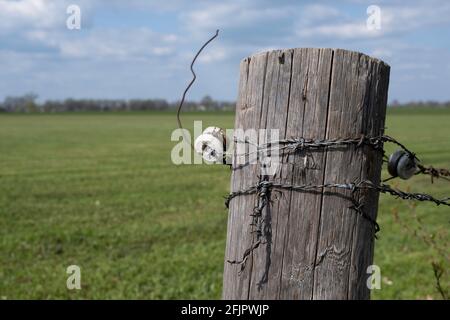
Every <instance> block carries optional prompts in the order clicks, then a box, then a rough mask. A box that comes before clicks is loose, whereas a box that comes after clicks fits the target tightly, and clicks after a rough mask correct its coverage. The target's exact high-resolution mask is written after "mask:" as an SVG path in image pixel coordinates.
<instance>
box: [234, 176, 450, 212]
mask: <svg viewBox="0 0 450 320" xmlns="http://www.w3.org/2000/svg"><path fill="white" fill-rule="evenodd" d="M261 186H265V187H266V188H267V187H269V188H272V189H278V190H291V191H305V192H307V191H311V190H317V189H323V188H337V189H346V190H350V191H352V192H354V191H355V190H358V189H371V190H376V191H378V192H381V193H385V194H389V195H391V196H394V197H397V198H400V199H403V200H416V201H429V202H433V203H435V204H436V205H445V206H450V198H444V199H436V198H434V197H433V196H430V195H428V194H425V193H413V192H406V191H402V190H399V189H394V188H392V187H391V186H389V185H387V184H380V185H376V184H374V183H373V182H371V181H369V180H363V181H359V182H353V183H326V184H320V185H311V184H305V185H289V184H281V183H273V182H269V181H261V182H259V183H258V184H257V185H255V186H252V187H250V188H248V189H245V190H240V191H235V192H231V193H230V194H229V195H228V196H227V197H225V206H226V207H227V208H229V204H230V201H231V200H232V199H233V198H235V197H237V196H240V195H249V194H255V193H257V192H258V190H259V189H260V188H261Z"/></svg>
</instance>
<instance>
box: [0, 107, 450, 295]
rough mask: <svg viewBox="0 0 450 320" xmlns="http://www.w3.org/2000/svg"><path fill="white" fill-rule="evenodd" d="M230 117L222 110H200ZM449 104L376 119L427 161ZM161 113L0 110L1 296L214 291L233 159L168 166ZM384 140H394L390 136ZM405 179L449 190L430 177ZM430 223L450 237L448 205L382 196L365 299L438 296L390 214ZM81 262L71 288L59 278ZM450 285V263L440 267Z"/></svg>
mask: <svg viewBox="0 0 450 320" xmlns="http://www.w3.org/2000/svg"><path fill="white" fill-rule="evenodd" d="M194 119H195V120H198V119H202V120H203V121H204V127H206V126H207V125H213V124H214V125H218V126H221V127H224V128H232V127H233V122H234V116H233V114H230V113H228V114H222V113H216V114H212V113H199V114H188V115H185V116H184V119H183V121H184V123H186V124H188V123H192V122H193V120H194ZM449 123H450V110H429V111H424V110H400V111H395V112H390V113H389V114H388V116H387V127H388V129H387V131H386V133H387V134H389V135H392V136H394V137H396V138H398V139H399V140H401V141H402V142H404V143H405V144H406V145H407V146H409V147H411V149H413V150H415V151H416V152H417V153H418V155H419V157H420V158H421V160H422V162H423V163H424V164H433V165H435V166H444V167H450V139H449V138H450V125H449ZM175 124H176V122H175V116H174V114H171V113H127V114H58V115H1V116H0V298H3V299H28V298H37V299H49V298H50V299H53V298H58V299H59V298H61V299H67V298H70V299H80V298H81V299H101V298H105V299H110V298H119V299H122V298H124V299H130V298H135V299H159V298H165V299H197V298H198V299H200V298H201V299H215V298H220V294H221V287H222V283H221V282H222V269H223V259H224V250H225V235H226V222H227V211H226V210H225V208H224V203H223V196H224V195H226V194H227V193H228V190H229V182H230V171H229V169H228V168H227V167H225V166H218V165H215V166H207V165H195V166H194V165H192V166H174V165H173V164H172V163H171V160H170V151H171V148H172V147H173V146H174V144H175V143H174V142H171V141H170V134H171V132H172V130H173V129H174V127H175ZM389 147H390V148H388V150H393V148H392V147H391V146H389ZM396 185H398V186H399V187H401V188H403V189H409V190H411V191H417V192H427V193H431V194H434V195H436V196H438V197H444V196H449V195H450V182H447V181H443V180H442V181H435V183H434V184H430V180H429V178H427V177H415V178H414V179H412V180H410V181H407V182H401V183H396ZM393 211H398V215H399V216H400V219H401V220H402V221H404V222H405V223H407V224H409V225H411V227H412V228H417V226H418V223H417V221H416V219H415V218H414V215H415V214H416V215H417V216H418V217H419V218H420V219H421V221H422V222H421V227H422V228H423V229H424V233H426V234H427V235H432V234H433V235H435V237H436V239H440V240H439V246H440V247H442V248H443V250H444V252H447V253H448V252H449V251H448V244H449V240H450V239H449V236H448V226H449V218H450V215H449V213H450V210H449V209H448V207H443V206H441V207H436V206H434V205H432V204H427V203H420V204H418V206H417V207H416V209H415V212H413V211H412V209H411V208H410V206H408V203H406V202H405V201H400V200H395V199H393V198H392V197H388V196H382V197H381V205H380V209H379V219H378V221H379V223H380V225H381V229H382V230H381V232H380V233H379V239H378V240H377V241H376V255H375V263H376V264H377V265H379V266H380V267H381V273H382V277H383V282H382V289H381V290H377V291H375V292H374V293H373V298H375V299H425V298H434V299H439V298H440V295H439V294H438V293H437V291H436V290H435V288H434V286H435V282H434V277H433V270H432V268H431V264H430V263H431V261H433V260H434V259H438V260H439V259H440V260H441V261H444V262H446V265H445V267H446V268H447V269H448V260H445V258H444V257H442V255H439V254H438V253H437V252H436V251H435V250H434V249H433V248H432V247H430V246H428V245H426V244H424V243H423V242H422V241H420V240H418V239H417V238H416V237H414V236H413V235H410V234H408V233H407V232H405V230H404V228H403V227H402V226H401V225H400V224H399V223H397V222H395V221H394V218H393ZM71 264H76V265H79V266H80V267H81V272H82V280H81V282H82V290H72V291H69V290H67V288H66V279H67V276H68V275H67V274H66V268H67V266H69V265H71ZM443 281H444V283H443V284H444V285H445V286H446V287H447V288H448V287H449V281H448V272H447V274H446V278H445V279H443Z"/></svg>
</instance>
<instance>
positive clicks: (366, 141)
mask: <svg viewBox="0 0 450 320" xmlns="http://www.w3.org/2000/svg"><path fill="white" fill-rule="evenodd" d="M235 142H238V141H237V140H235ZM241 142H245V143H250V142H249V141H241ZM385 142H390V143H393V144H395V145H397V146H399V147H400V148H401V149H402V150H403V151H404V152H406V154H407V155H408V157H409V158H410V159H413V160H414V164H415V165H416V166H417V172H416V173H415V174H416V175H417V174H427V175H430V176H431V179H432V182H433V178H439V177H443V178H445V179H447V178H446V177H448V176H450V171H449V170H447V169H436V168H434V167H432V166H429V167H425V166H424V165H422V164H420V163H419V161H420V160H419V159H418V157H417V156H416V154H415V153H413V152H412V151H411V150H409V149H408V148H407V147H406V146H405V145H404V144H402V143H400V142H399V141H397V140H396V139H394V138H392V137H390V136H387V135H382V136H376V137H368V136H365V135H361V136H360V137H358V138H340V139H329V140H326V139H305V138H291V139H284V140H278V141H275V142H268V143H264V144H261V145H260V146H259V145H256V147H257V150H256V152H257V153H258V154H259V152H261V151H265V152H267V151H273V150H279V151H282V152H298V151H304V150H317V149H324V148H327V149H328V148H331V147H340V146H344V147H345V146H350V145H354V146H355V147H356V148H359V147H361V146H362V145H367V146H370V147H372V148H373V149H374V150H379V151H380V152H381V153H382V154H383V158H384V162H389V161H388V160H386V159H387V157H386V156H385V151H384V149H383V147H384V143H385ZM274 146H275V147H274ZM249 154H251V153H245V154H243V155H249ZM240 156H242V155H240ZM416 161H417V162H416ZM240 167H242V166H240ZM392 178H395V177H392ZM324 189H343V190H349V191H350V197H348V200H349V201H350V206H349V209H353V210H354V211H355V212H356V213H357V214H359V215H360V216H362V217H363V218H364V219H365V220H367V221H368V222H369V223H370V224H371V225H372V226H373V230H374V237H375V238H376V234H377V232H378V231H379V230H380V226H379V225H378V223H377V222H376V220H374V219H373V218H372V217H370V216H369V215H368V214H367V213H366V212H365V211H364V209H363V203H361V201H360V200H359V199H358V198H357V197H356V196H355V192H356V191H359V190H373V191H377V192H379V193H384V194H388V195H391V196H394V197H396V198H399V199H403V200H415V201H428V202H432V203H434V204H436V205H444V206H450V198H444V199H437V198H435V197H433V196H431V195H429V194H425V193H414V192H406V191H402V190H399V189H395V188H393V187H391V186H390V185H388V184H384V183H381V182H380V183H379V184H375V183H373V182H372V181H370V180H362V181H354V182H350V183H324V184H317V185H312V184H303V185H291V184H283V183H278V182H273V181H269V180H268V177H267V176H264V179H263V180H260V181H259V182H258V183H257V184H255V185H253V186H250V187H248V188H246V189H243V190H238V191H234V192H231V193H230V194H229V195H228V196H227V197H225V206H226V207H227V208H229V206H230V202H231V200H232V199H234V198H235V197H238V196H242V195H251V194H257V195H258V202H257V205H256V206H255V207H254V208H253V212H252V214H251V217H252V222H251V224H250V226H251V227H254V229H255V230H254V231H252V233H256V238H255V239H253V240H252V243H251V245H250V246H249V247H248V248H247V249H246V250H245V251H244V253H243V256H242V258H241V259H240V260H227V261H228V262H229V263H231V264H239V265H240V271H239V273H242V272H243V270H244V269H245V266H246V263H247V260H248V257H249V256H250V254H251V253H252V252H253V251H254V250H256V249H257V248H258V247H259V246H260V245H261V244H262V243H263V238H264V237H266V236H267V232H264V230H266V229H267V228H264V219H263V218H262V212H263V210H264V208H265V207H266V206H267V205H269V203H270V202H271V201H270V195H271V191H272V190H286V191H297V192H317V191H323V190H324ZM267 242H268V241H266V243H267ZM261 282H262V280H261Z"/></svg>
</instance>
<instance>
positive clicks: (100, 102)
mask: <svg viewBox="0 0 450 320" xmlns="http://www.w3.org/2000/svg"><path fill="white" fill-rule="evenodd" d="M37 98H38V96H37V95H36V94H34V93H28V94H25V95H22V96H16V97H6V98H5V99H4V100H3V102H0V112H16V113H40V112H46V113H54V112H89V111H97V112H98V111H101V112H107V111H148V110H175V109H176V108H177V107H178V104H179V101H176V102H168V101H166V100H164V99H131V100H122V99H66V100H47V101H45V102H42V103H39V102H38V101H37ZM389 106H390V107H393V108H422V107H428V108H450V101H446V102H437V101H418V102H408V103H399V102H398V101H396V100H394V101H393V102H392V103H391V104H390V105H389ZM234 108H235V102H229V101H217V100H214V99H212V98H211V97H210V96H205V97H204V98H203V99H201V100H200V101H186V102H185V103H184V106H183V110H190V111H230V110H234Z"/></svg>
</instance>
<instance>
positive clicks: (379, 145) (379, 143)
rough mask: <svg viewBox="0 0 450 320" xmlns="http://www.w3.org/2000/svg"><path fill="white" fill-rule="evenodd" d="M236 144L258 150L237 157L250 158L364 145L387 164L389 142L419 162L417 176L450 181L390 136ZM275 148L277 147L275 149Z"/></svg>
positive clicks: (444, 172)
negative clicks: (263, 153)
mask: <svg viewBox="0 0 450 320" xmlns="http://www.w3.org/2000/svg"><path fill="white" fill-rule="evenodd" d="M234 142H235V143H249V144H252V145H254V146H255V147H256V150H254V151H252V152H247V153H242V154H236V156H237V157H242V156H250V155H253V154H255V153H257V154H259V153H260V152H271V151H276V150H278V151H282V152H297V151H303V150H318V149H320V148H330V147H339V146H349V145H355V146H356V147H357V148H359V147H361V146H362V145H366V146H370V147H372V148H373V149H374V150H380V151H381V152H382V154H383V159H384V160H383V162H387V157H386V155H385V151H384V149H383V146H384V143H385V142H389V143H393V144H395V145H397V146H399V147H400V148H401V149H402V150H404V151H405V152H406V153H407V154H409V155H410V156H411V158H413V159H415V160H416V161H417V169H418V170H417V172H416V173H415V175H418V174H425V175H430V176H431V182H432V183H433V181H434V180H433V179H434V178H443V179H445V180H448V181H450V178H449V177H450V170H449V169H445V168H434V167H433V166H428V167H426V166H424V165H422V164H421V163H420V159H419V158H418V157H417V155H416V154H415V153H414V152H412V151H411V150H410V149H408V148H407V147H406V146H405V145H404V144H402V143H401V142H399V141H398V140H396V139H395V138H393V137H391V136H388V135H381V136H375V137H368V136H365V135H361V136H360V137H356V138H337V139H306V138H290V139H283V140H277V141H271V142H267V143H264V144H261V145H256V144H253V143H251V142H249V141H242V140H238V139H235V140H234ZM274 146H275V147H274ZM394 178H396V177H390V178H389V179H387V180H385V182H386V181H388V180H391V179H394Z"/></svg>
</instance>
